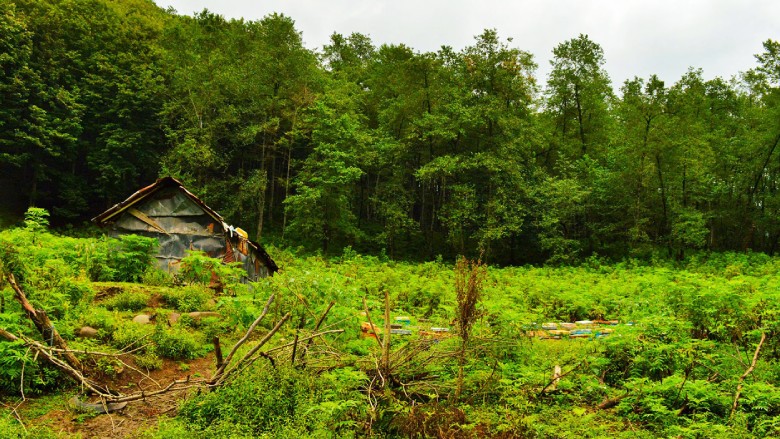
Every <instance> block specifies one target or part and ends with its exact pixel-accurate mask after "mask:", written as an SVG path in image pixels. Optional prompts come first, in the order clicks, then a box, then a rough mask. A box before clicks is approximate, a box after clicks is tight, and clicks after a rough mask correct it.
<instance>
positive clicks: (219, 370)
mask: <svg viewBox="0 0 780 439" xmlns="http://www.w3.org/2000/svg"><path fill="white" fill-rule="evenodd" d="M273 301H274V295H273V294H271V297H269V298H268V302H266V303H265V307H264V308H263V312H261V313H260V316H259V317H258V318H256V319H255V321H254V322H252V324H251V325H250V326H249V329H247V331H246V334H244V336H243V337H241V340H239V341H238V342H236V344H235V345H233V348H232V349H231V350H230V353H229V354H228V356H227V358H225V361H224V362H223V363H222V366H221V367H218V368H217V370H216V372H214V378H218V377H219V376H220V375H222V373H223V372H224V371H225V367H227V365H228V364H230V360H232V359H233V355H235V354H236V351H237V350H238V348H239V347H241V345H243V344H244V343H246V341H247V340H248V339H249V336H250V335H252V331H254V330H255V327H256V326H257V325H258V323H260V321H262V320H263V318H265V315H266V314H268V307H269V306H271V303H272V302H273Z"/></svg>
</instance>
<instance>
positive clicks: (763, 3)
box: [155, 0, 780, 89]
mask: <svg viewBox="0 0 780 439" xmlns="http://www.w3.org/2000/svg"><path fill="white" fill-rule="evenodd" d="M155 1H156V3H157V4H158V5H160V6H162V7H169V6H172V7H173V8H174V9H176V10H177V11H178V12H179V13H180V14H188V15H191V14H192V13H193V12H195V11H201V10H203V9H204V8H205V9H208V10H210V11H212V12H216V13H218V14H220V15H223V16H225V17H226V18H242V17H243V18H244V19H247V20H257V19H260V18H262V17H264V16H265V15H267V14H269V13H272V12H279V13H283V14H285V15H287V16H289V17H291V18H292V19H293V20H295V23H296V28H297V29H298V31H300V32H302V34H303V40H304V43H305V44H306V46H307V47H309V48H312V49H321V48H322V46H323V45H325V44H327V42H328V38H329V36H330V35H331V34H332V33H333V32H338V33H341V34H344V35H348V34H350V33H352V32H360V33H363V34H367V35H368V36H370V37H371V39H372V41H373V42H374V44H375V45H376V46H379V45H381V44H383V43H388V44H397V43H404V44H406V45H408V46H410V47H412V48H413V49H415V50H417V51H420V52H427V51H436V50H437V49H439V47H441V46H442V45H448V46H452V47H453V48H455V49H456V50H459V49H462V48H464V47H466V46H468V45H470V44H472V43H473V41H474V36H475V35H477V34H480V33H481V32H482V31H483V30H484V29H487V28H495V29H497V30H498V34H499V36H500V37H501V38H502V39H505V38H512V40H513V41H512V43H510V44H511V46H513V47H516V48H519V49H522V50H526V51H528V52H531V53H532V54H533V55H534V59H535V61H536V63H537V64H538V65H539V70H538V71H537V78H538V79H539V81H540V83H542V84H543V83H544V82H546V78H547V74H548V72H549V70H550V68H549V65H550V59H551V57H552V49H553V48H554V47H555V46H556V45H558V44H560V43H562V42H564V41H566V40H568V39H571V38H575V37H577V35H579V34H581V33H583V34H587V35H588V36H589V37H590V39H591V40H593V41H595V42H597V43H599V44H600V45H601V47H602V48H603V49H604V55H605V58H606V61H607V63H606V69H607V71H608V72H609V75H610V78H611V79H612V83H613V86H614V87H615V89H618V88H619V86H620V85H621V84H622V83H623V81H624V80H625V79H628V78H631V77H634V76H640V77H644V78H646V77H648V76H649V75H651V74H653V73H655V74H657V75H658V76H659V77H660V78H661V79H663V80H664V81H666V82H667V85H671V84H672V83H674V82H675V81H677V80H678V79H679V78H680V77H681V76H682V74H684V73H685V72H686V71H687V70H688V68H689V67H696V68H701V69H703V71H704V77H705V78H706V79H710V78H714V77H716V76H720V77H723V78H725V79H729V78H731V77H732V76H733V75H736V74H738V73H739V72H741V71H745V70H747V69H749V68H752V67H754V66H755V58H754V57H753V55H755V54H757V53H761V52H762V51H763V48H762V45H761V43H762V42H763V41H765V40H767V39H773V40H778V39H780V0H653V1H639V0H548V1H545V0H522V1H521V0H518V1H499V0H481V1H466V0H415V1H410V0H391V1H385V0H362V1H347V0H288V1H282V0H219V1H217V0H155Z"/></svg>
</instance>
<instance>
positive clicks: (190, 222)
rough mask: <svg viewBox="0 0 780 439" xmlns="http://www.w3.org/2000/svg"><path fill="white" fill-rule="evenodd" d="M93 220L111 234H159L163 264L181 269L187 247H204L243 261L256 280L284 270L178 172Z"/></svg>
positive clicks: (224, 257) (171, 269) (214, 254)
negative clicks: (189, 187)
mask: <svg viewBox="0 0 780 439" xmlns="http://www.w3.org/2000/svg"><path fill="white" fill-rule="evenodd" d="M92 221H93V222H94V223H95V224H97V225H98V226H100V227H103V228H106V229H107V230H108V234H109V235H110V236H118V235H124V234H135V235H141V236H149V237H154V238H157V240H158V241H159V243H160V245H159V250H158V252H157V255H156V258H157V265H158V267H159V268H160V269H162V270H165V271H168V272H176V271H178V269H179V263H180V261H181V259H182V258H183V257H185V256H186V253H187V250H200V251H203V252H205V253H206V254H207V255H209V256H210V257H214V258H219V259H222V260H223V261H224V262H240V263H241V265H242V266H243V267H244V269H245V270H246V272H247V276H246V278H247V279H248V280H250V281H255V280H257V279H258V278H261V277H266V276H269V275H272V274H273V273H274V272H276V271H277V270H278V268H277V266H276V263H274V261H273V260H272V259H271V257H270V256H269V255H268V253H267V252H266V251H265V250H264V249H263V247H262V246H261V245H260V244H259V243H257V242H255V241H252V240H250V239H249V238H248V236H247V234H246V232H244V231H243V230H241V229H240V228H235V227H233V226H230V225H228V224H227V223H225V221H224V220H223V219H222V217H221V216H220V215H219V214H218V213H217V212H215V211H214V210H212V209H211V208H210V207H208V206H207V205H206V204H205V203H204V202H203V201H201V200H200V199H199V198H198V197H196V196H195V195H194V194H193V193H192V192H190V191H188V190H187V189H186V188H185V187H184V185H182V183H181V182H179V181H178V180H176V179H175V178H173V177H164V178H160V179H158V180H157V181H156V182H155V183H154V184H151V185H149V186H147V187H145V188H142V189H139V190H138V191H137V192H136V193H134V194H133V195H131V196H130V197H128V198H127V199H126V200H124V201H122V202H121V203H118V204H116V205H114V206H113V207H111V208H110V209H108V210H106V211H105V212H103V213H101V214H100V215H98V216H97V217H95V218H93V219H92Z"/></svg>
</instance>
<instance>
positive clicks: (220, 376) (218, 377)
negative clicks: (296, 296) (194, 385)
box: [209, 302, 291, 386]
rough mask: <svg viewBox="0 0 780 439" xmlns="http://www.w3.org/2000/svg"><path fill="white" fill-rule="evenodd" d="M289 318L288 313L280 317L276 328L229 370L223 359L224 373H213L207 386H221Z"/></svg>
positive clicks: (234, 348) (226, 362)
mask: <svg viewBox="0 0 780 439" xmlns="http://www.w3.org/2000/svg"><path fill="white" fill-rule="evenodd" d="M269 303H270V302H269ZM290 316H291V314H290V313H287V314H285V315H284V317H282V318H281V319H280V320H279V322H278V323H277V324H276V326H274V327H273V329H271V330H270V331H268V334H266V335H265V337H263V338H262V339H261V340H260V341H259V342H258V343H257V345H256V346H255V347H253V348H252V349H250V350H249V352H247V353H246V354H244V356H243V357H241V359H240V360H238V362H237V363H236V364H235V366H233V367H231V368H230V369H225V368H226V367H227V364H228V361H229V360H228V359H225V365H223V371H224V372H219V371H217V373H215V374H214V377H213V378H212V379H211V381H210V382H209V384H212V385H216V386H219V385H221V384H222V383H223V382H224V381H225V379H226V378H227V377H228V376H230V374H232V373H234V372H235V371H236V369H237V368H238V367H239V366H240V365H241V363H243V362H244V361H246V360H247V359H249V357H251V356H252V355H254V354H255V353H256V352H257V351H258V350H260V348H262V347H263V345H265V344H266V343H268V340H270V339H271V337H273V336H274V334H276V332H277V331H278V330H279V329H280V328H281V327H282V325H283V324H284V323H285V322H286V321H287V319H289V318H290ZM235 350H236V347H235V346H234V347H233V352H235Z"/></svg>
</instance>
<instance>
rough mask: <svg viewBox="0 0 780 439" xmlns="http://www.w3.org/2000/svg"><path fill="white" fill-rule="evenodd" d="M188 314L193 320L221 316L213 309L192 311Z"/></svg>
mask: <svg viewBox="0 0 780 439" xmlns="http://www.w3.org/2000/svg"><path fill="white" fill-rule="evenodd" d="M189 316H190V317H192V318H193V320H200V319H202V318H204V317H217V318H219V317H222V316H221V315H219V313H218V312H214V311H193V312H191V313H189Z"/></svg>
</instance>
